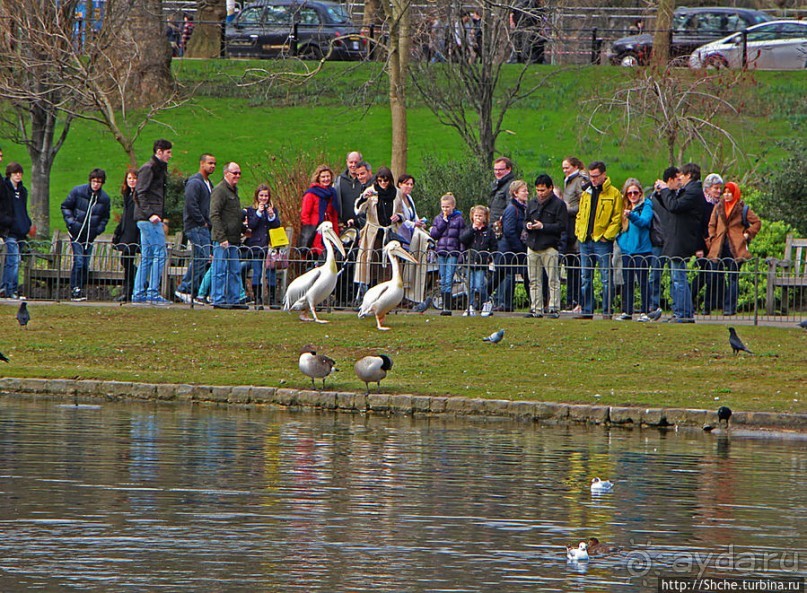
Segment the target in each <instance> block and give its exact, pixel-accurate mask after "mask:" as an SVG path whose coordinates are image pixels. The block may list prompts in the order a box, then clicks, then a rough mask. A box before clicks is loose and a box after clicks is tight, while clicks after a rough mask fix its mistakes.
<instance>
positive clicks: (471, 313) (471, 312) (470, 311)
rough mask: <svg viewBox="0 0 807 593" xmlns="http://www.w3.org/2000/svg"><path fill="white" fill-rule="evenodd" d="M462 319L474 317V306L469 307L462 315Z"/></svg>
mask: <svg viewBox="0 0 807 593" xmlns="http://www.w3.org/2000/svg"><path fill="white" fill-rule="evenodd" d="M462 316H463V317H476V309H474V306H473V305H471V306H469V307H468V308H467V309H466V310H465V311H464V312H463V314H462Z"/></svg>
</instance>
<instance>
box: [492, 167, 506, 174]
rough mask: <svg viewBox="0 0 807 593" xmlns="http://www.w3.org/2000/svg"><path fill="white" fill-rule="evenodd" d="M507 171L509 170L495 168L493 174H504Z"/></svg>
mask: <svg viewBox="0 0 807 593" xmlns="http://www.w3.org/2000/svg"><path fill="white" fill-rule="evenodd" d="M505 171H507V169H505V168H503V167H493V172H494V173H504V172H505Z"/></svg>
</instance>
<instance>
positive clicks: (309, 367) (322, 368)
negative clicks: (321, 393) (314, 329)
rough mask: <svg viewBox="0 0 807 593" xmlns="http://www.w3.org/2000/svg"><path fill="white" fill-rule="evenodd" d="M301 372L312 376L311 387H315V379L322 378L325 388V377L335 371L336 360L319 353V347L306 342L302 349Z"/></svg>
mask: <svg viewBox="0 0 807 593" xmlns="http://www.w3.org/2000/svg"><path fill="white" fill-rule="evenodd" d="M299 364H300V372H302V373H303V375H305V376H306V377H310V378H311V387H314V379H322V387H323V389H324V388H325V377H327V376H328V375H330V374H331V373H335V372H336V371H337V370H338V369H337V368H336V361H335V360H334V359H333V358H329V357H327V356H325V355H324V354H317V349H316V348H314V347H313V346H312V345H311V344H306V345H305V346H303V347H302V349H301V350H300V363H299Z"/></svg>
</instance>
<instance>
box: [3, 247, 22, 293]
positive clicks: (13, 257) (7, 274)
mask: <svg viewBox="0 0 807 593" xmlns="http://www.w3.org/2000/svg"><path fill="white" fill-rule="evenodd" d="M5 241H6V265H5V267H4V268H3V282H2V284H0V287H2V288H5V289H6V296H7V297H10V296H11V295H14V294H17V288H18V283H19V281H20V259H22V258H21V257H20V242H19V240H18V239H16V238H14V237H6V239H5Z"/></svg>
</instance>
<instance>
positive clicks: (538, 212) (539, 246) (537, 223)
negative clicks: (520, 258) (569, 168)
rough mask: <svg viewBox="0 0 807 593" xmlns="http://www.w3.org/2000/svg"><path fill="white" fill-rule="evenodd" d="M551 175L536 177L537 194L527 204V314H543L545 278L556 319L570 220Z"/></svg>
mask: <svg viewBox="0 0 807 593" xmlns="http://www.w3.org/2000/svg"><path fill="white" fill-rule="evenodd" d="M553 190H554V187H553V184H552V178H551V177H550V176H549V175H539V176H538V177H536V179H535V194H536V197H535V198H533V199H532V200H530V201H529V202H528V203H527V213H526V215H525V217H524V221H525V222H524V226H525V228H526V229H527V270H528V276H529V277H530V312H529V313H528V314H527V316H528V317H543V316H544V291H543V278H544V272H546V276H547V280H548V282H549V317H550V318H552V319H557V318H558V317H559V313H558V311H559V310H560V270H559V266H558V257H559V251H558V250H559V248H560V240H561V236H562V235H563V233H564V231H565V230H566V223H567V210H566V203H565V202H564V201H563V200H561V199H560V198H558V197H556V196H555V193H554V191H553Z"/></svg>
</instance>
